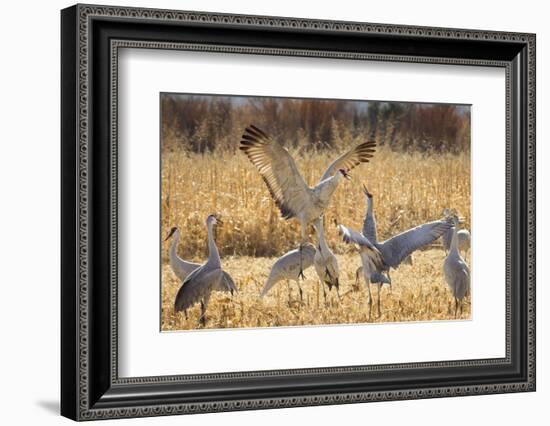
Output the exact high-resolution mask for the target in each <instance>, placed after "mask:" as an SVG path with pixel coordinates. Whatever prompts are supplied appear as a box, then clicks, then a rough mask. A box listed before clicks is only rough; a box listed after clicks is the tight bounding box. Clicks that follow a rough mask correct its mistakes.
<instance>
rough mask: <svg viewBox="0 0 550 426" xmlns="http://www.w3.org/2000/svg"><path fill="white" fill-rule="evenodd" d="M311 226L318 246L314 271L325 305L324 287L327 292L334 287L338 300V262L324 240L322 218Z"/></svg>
mask: <svg viewBox="0 0 550 426" xmlns="http://www.w3.org/2000/svg"><path fill="white" fill-rule="evenodd" d="M313 226H314V227H315V230H316V231H317V238H318V244H317V248H316V250H315V258H314V260H313V262H314V265H315V271H316V272H317V275H318V276H319V280H320V281H321V285H322V286H323V297H324V299H325V303H326V302H327V293H326V291H325V285H326V286H327V287H328V290H329V291H331V290H332V287H334V288H335V289H336V295H337V296H338V299H340V292H339V289H340V283H339V281H338V280H339V277H340V272H339V269H338V260H337V259H336V256H335V255H334V253H333V252H332V250H331V249H330V247H329V246H328V245H327V242H326V240H325V231H324V221H323V216H321V217H319V218H318V219H317V220H316V221H315V222H314V223H313Z"/></svg>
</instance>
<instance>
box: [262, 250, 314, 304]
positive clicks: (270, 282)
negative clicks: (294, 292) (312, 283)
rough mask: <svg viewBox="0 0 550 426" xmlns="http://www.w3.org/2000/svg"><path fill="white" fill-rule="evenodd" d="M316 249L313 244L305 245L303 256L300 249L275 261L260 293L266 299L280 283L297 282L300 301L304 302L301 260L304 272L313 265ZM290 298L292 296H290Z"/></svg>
mask: <svg viewBox="0 0 550 426" xmlns="http://www.w3.org/2000/svg"><path fill="white" fill-rule="evenodd" d="M315 251H316V250H315V247H313V245H311V244H305V245H304V246H303V248H302V254H301V255H300V251H299V250H298V249H295V250H291V251H289V252H288V253H285V254H283V255H282V256H281V257H280V258H279V259H277V260H276V261H275V263H274V264H273V266H272V267H271V271H270V272H269V276H268V277H267V281H266V283H265V285H264V288H263V289H262V292H261V293H260V297H264V296H265V295H266V294H267V292H268V291H269V290H271V288H272V287H273V286H274V285H275V284H277V283H278V282H279V281H282V280H286V281H287V283H288V282H289V281H295V282H296V284H297V285H298V290H299V291H300V300H303V292H302V287H301V286H300V258H302V267H303V269H304V270H306V269H307V268H309V267H310V266H311V265H313V259H314V257H315ZM289 291H290V290H289ZM289 297H290V294H289Z"/></svg>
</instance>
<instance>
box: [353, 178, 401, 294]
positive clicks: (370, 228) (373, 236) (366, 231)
mask: <svg viewBox="0 0 550 426" xmlns="http://www.w3.org/2000/svg"><path fill="white" fill-rule="evenodd" d="M363 193H364V194H365V198H366V200H367V213H366V215H365V220H364V221H363V235H365V236H366V237H367V238H368V239H369V241H371V242H372V243H373V244H378V235H377V227H376V218H375V216H374V202H373V195H372V194H371V193H370V192H369V190H368V189H367V187H366V186H365V185H364V184H363ZM402 263H408V264H409V265H412V254H410V255H408V256H407V257H406V258H405V259H403V262H402ZM362 275H363V267H362V266H360V267H359V268H357V270H356V271H355V285H356V286H357V281H358V280H359V277H361V276H362ZM370 282H371V283H372V284H379V285H384V284H388V285H389V286H390V290H391V279H390V276H389V271H388V274H387V275H385V274H383V273H380V272H374V273H373V274H371V281H370Z"/></svg>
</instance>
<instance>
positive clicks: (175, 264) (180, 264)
mask: <svg viewBox="0 0 550 426" xmlns="http://www.w3.org/2000/svg"><path fill="white" fill-rule="evenodd" d="M170 238H173V240H172V244H171V245H170V253H169V256H170V267H171V268H172V271H173V272H174V274H175V275H176V277H178V279H179V280H180V281H181V282H183V281H184V280H185V279H186V278H187V276H188V275H189V274H190V273H191V272H193V271H194V270H195V269H197V268H198V267H200V266H201V264H200V263H196V262H188V261H187V260H183V259H182V258H181V257H179V256H178V253H177V249H178V244H179V241H180V230H179V229H178V227H176V226H174V227H172V229H170V232H169V234H168V236H167V237H166V239H165V240H164V241H167V240H169V239H170ZM222 273H223V275H224V279H225V281H226V283H227V284H228V286H223V288H222V289H220V291H230V292H231V293H233V292H234V291H237V287H236V286H235V282H234V281H233V278H231V275H229V274H228V273H227V272H226V271H222Z"/></svg>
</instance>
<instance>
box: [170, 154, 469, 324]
mask: <svg viewBox="0 0 550 426" xmlns="http://www.w3.org/2000/svg"><path fill="white" fill-rule="evenodd" d="M292 154H293V156H294V157H295V158H296V162H297V164H298V167H299V169H300V170H301V171H302V173H303V175H304V178H305V179H306V181H307V182H308V183H309V184H310V185H312V184H314V183H315V182H316V181H317V179H318V178H319V176H320V175H321V174H322V172H323V171H324V169H325V168H326V166H327V165H328V164H329V163H330V161H331V159H333V157H334V154H328V153H326V154H325V153H314V154H310V153H308V154H307V155H300V153H298V152H293V153H292ZM351 174H352V176H353V180H352V181H351V182H347V181H346V182H343V183H341V185H340V187H339V188H338V189H337V191H336V192H335V194H334V196H333V199H332V202H331V206H330V208H329V210H328V211H327V213H326V215H325V228H326V232H325V233H326V238H327V241H328V242H329V245H330V246H331V247H332V249H333V251H334V252H335V253H337V254H338V259H339V262H340V269H341V275H342V278H341V283H342V284H341V293H342V294H345V297H343V300H342V302H341V303H340V304H338V303H337V301H336V298H335V295H334V293H333V294H332V295H331V296H330V298H329V299H330V300H331V303H329V306H325V305H324V303H323V297H322V292H319V289H318V284H317V279H316V274H315V271H314V269H313V268H311V269H309V270H308V271H307V272H306V277H307V280H306V281H305V282H304V284H303V288H304V303H303V304H300V303H299V295H298V292H297V287H296V286H295V284H294V283H291V284H290V288H291V290H292V295H291V298H290V301H289V297H288V289H287V284H286V283H285V282H281V283H279V284H277V285H276V286H275V288H274V289H272V291H271V292H270V293H269V294H268V295H267V296H266V297H265V298H264V299H259V298H258V294H259V292H260V289H261V287H262V286H263V285H264V283H265V280H266V277H267V275H268V273H269V270H270V268H271V266H272V265H273V263H274V261H275V259H276V258H277V257H279V256H281V255H282V254H283V253H285V252H287V251H288V250H290V249H293V248H296V247H297V245H298V243H299V230H298V229H299V228H298V223H297V222H296V221H294V220H291V221H286V220H284V219H281V217H280V213H279V211H278V210H277V208H276V206H275V204H274V203H273V201H272V200H271V198H270V196H269V193H268V191H267V188H266V186H265V184H264V183H263V181H262V180H261V178H260V176H259V174H258V173H257V171H256V170H255V168H254V167H253V166H252V165H251V164H250V163H249V161H248V159H247V158H246V157H245V156H244V155H243V154H241V153H239V152H237V153H235V154H230V153H223V154H208V155H199V154H188V153H182V152H179V153H164V154H163V157H162V215H161V218H162V234H163V236H165V235H166V234H167V233H168V230H169V229H170V228H171V227H172V226H178V227H179V228H180V229H181V234H182V239H181V242H180V245H179V247H178V253H179V255H180V256H181V257H182V258H184V259H187V260H191V261H196V262H203V261H204V260H205V259H206V256H207V248H206V226H205V220H206V217H207V216H208V215H209V214H211V213H216V214H219V215H221V217H222V218H223V220H224V226H223V227H221V228H219V229H218V230H217V232H216V242H217V245H218V247H219V249H220V252H221V255H222V264H223V267H224V269H225V270H226V271H228V272H229V273H230V274H231V276H232V277H233V279H234V280H235V282H236V283H237V287H238V288H239V290H240V291H239V294H237V295H235V296H233V297H230V296H229V295H226V294H214V295H213V297H212V298H211V300H210V303H209V306H208V311H207V316H208V322H207V327H208V328H223V327H263V326H289V325H307V324H334V323H362V322H368V321H369V311H368V305H367V303H366V301H367V292H366V290H365V289H366V287H365V286H364V284H361V287H360V290H359V291H351V290H352V284H353V281H354V280H355V269H356V268H357V266H358V265H359V262H360V261H359V257H358V256H357V254H355V253H354V252H353V249H352V248H351V247H350V246H346V245H345V244H344V243H342V242H341V240H340V238H339V236H338V234H337V229H336V227H335V226H334V222H335V221H336V222H338V223H342V224H345V225H347V226H351V227H353V228H355V229H361V226H362V223H363V218H364V215H365V206H366V204H365V197H364V195H363V192H362V190H361V184H362V183H365V184H366V185H367V186H368V188H369V191H370V192H371V193H373V194H374V203H375V205H374V208H375V214H376V219H377V223H378V238H379V239H380V240H383V239H385V238H387V237H390V236H392V235H394V234H396V233H399V232H401V231H403V230H405V229H408V228H409V227H412V226H416V225H418V224H420V223H423V222H426V221H430V220H435V219H438V218H440V217H441V212H442V210H443V209H444V208H445V207H451V208H455V209H456V210H457V211H458V212H459V214H460V215H461V216H463V217H464V219H465V223H464V227H466V228H468V229H470V158H469V154H463V155H460V156H456V155H451V154H437V155H436V154H433V155H422V154H419V153H412V154H410V153H397V152H393V151H390V150H385V149H383V148H379V149H378V150H377V153H376V155H375V157H374V158H373V159H372V161H371V163H369V164H365V165H361V166H359V167H357V168H355V169H354V170H352V171H351ZM312 238H314V235H313V233H312ZM168 247H169V243H168V242H167V243H163V246H162V330H181V329H194V328H197V324H198V310H199V308H198V307H195V308H193V309H191V310H189V320H188V321H186V320H185V318H184V315H183V314H182V313H179V314H177V315H176V314H174V312H173V304H174V298H175V294H176V292H177V290H178V288H179V286H180V284H181V283H179V282H177V280H176V278H175V276H174V275H173V273H172V271H171V270H170V266H169V264H168ZM443 259H444V252H443V250H441V249H440V248H437V247H435V248H432V249H429V250H425V251H419V252H417V253H415V254H414V264H413V265H412V266H410V265H403V266H401V267H400V268H399V269H398V270H396V271H393V272H392V280H393V282H394V288H393V293H392V294H390V293H389V289H388V287H384V288H383V290H382V306H383V309H382V316H381V317H380V318H377V316H376V311H375V310H373V314H372V316H371V318H370V321H377V322H378V321H383V322H391V321H419V320H440V319H452V318H454V311H453V309H454V307H452V306H453V304H454V300H453V299H452V297H451V294H450V292H449V290H448V289H447V286H446V284H445V281H444V279H443V275H442V274H443V269H442V268H443ZM372 290H373V295H374V296H375V297H376V288H375V287H374V286H373V287H372ZM469 316H470V310H469V304H468V303H467V304H465V309H464V313H463V315H462V318H469Z"/></svg>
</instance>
